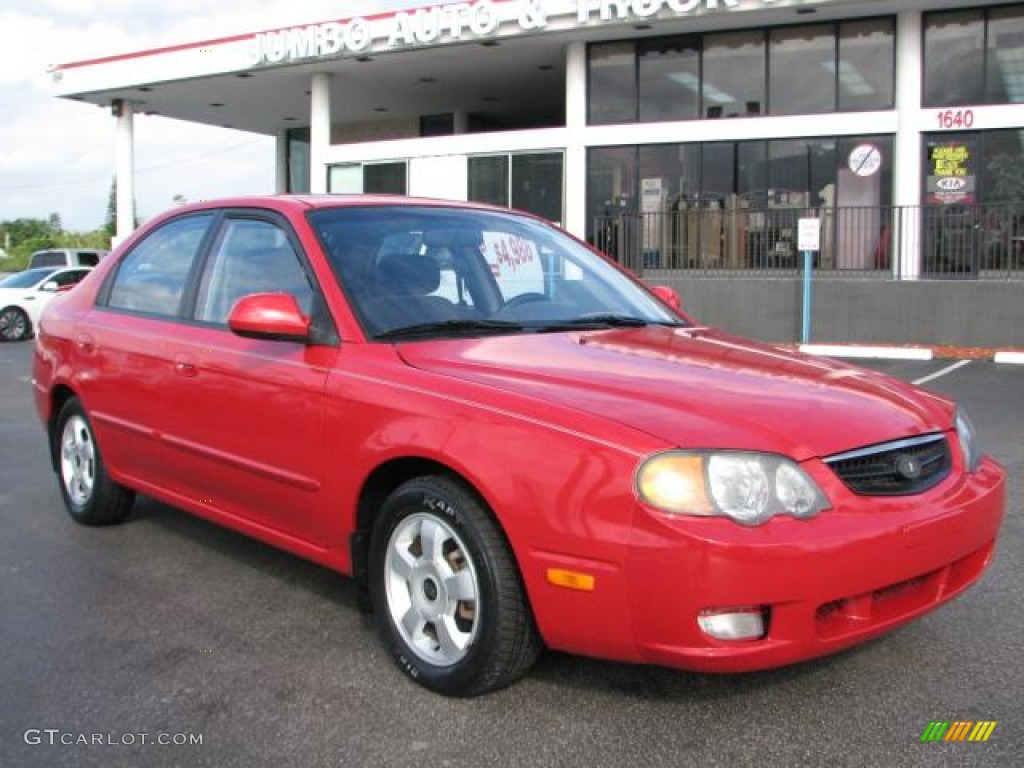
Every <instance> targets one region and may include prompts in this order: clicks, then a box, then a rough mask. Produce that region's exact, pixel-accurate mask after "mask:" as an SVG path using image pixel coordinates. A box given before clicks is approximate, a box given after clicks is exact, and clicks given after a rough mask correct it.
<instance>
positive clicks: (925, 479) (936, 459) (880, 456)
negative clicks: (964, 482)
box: [825, 435, 952, 496]
mask: <svg viewBox="0 0 1024 768" xmlns="http://www.w3.org/2000/svg"><path fill="white" fill-rule="evenodd" d="M825 463H826V464H828V465H829V466H830V467H831V468H832V470H833V471H834V472H835V473H836V474H837V475H839V479H841V480H842V481H843V482H844V483H845V484H846V487H847V488H849V489H850V490H851V491H853V492H854V493H859V494H861V495H862V496H907V495H910V494H914V493H921V492H922V491H926V490H928V489H929V488H931V487H932V486H935V485H938V484H939V483H940V482H942V480H943V479H944V478H945V477H946V475H948V474H949V470H950V467H951V466H952V462H951V460H950V454H949V442H948V441H947V440H946V436H945V435H924V436H922V437H913V438H909V439H907V440H896V441H894V442H891V443H882V444H880V445H872V446H868V447H867V448H861V449H858V450H856V451H848V452H846V453H841V454H838V455H836V456H830V457H829V458H827V459H825Z"/></svg>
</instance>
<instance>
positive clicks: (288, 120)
mask: <svg viewBox="0 0 1024 768" xmlns="http://www.w3.org/2000/svg"><path fill="white" fill-rule="evenodd" d="M297 119H298V118H295V117H285V118H282V120H285V121H286V122H289V123H290V122H293V121H295V120H297Z"/></svg>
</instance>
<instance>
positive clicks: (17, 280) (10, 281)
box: [0, 269, 57, 288]
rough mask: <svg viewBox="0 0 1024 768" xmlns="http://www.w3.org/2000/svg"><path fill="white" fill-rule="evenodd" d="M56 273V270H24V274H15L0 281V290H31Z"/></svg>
mask: <svg viewBox="0 0 1024 768" xmlns="http://www.w3.org/2000/svg"><path fill="white" fill-rule="evenodd" d="M56 271H57V270H56V269H26V270H25V271H24V272H16V273H15V274H13V275H10V276H8V277H5V278H4V279H3V280H0V288H31V287H32V286H33V285H35V284H36V283H38V282H39V281H41V280H42V279H43V278H45V277H48V276H49V275H52V274H53V273H54V272H56Z"/></svg>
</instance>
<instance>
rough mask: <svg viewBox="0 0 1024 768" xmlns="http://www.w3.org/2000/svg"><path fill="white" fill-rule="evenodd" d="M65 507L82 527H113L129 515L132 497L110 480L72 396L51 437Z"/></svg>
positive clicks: (88, 427) (90, 430) (89, 429)
mask: <svg viewBox="0 0 1024 768" xmlns="http://www.w3.org/2000/svg"><path fill="white" fill-rule="evenodd" d="M51 439H52V440H53V451H54V456H56V458H57V477H58V480H59V485H60V493H61V496H62V497H63V498H64V506H65V507H66V508H67V510H68V514H69V515H71V519H72V520H74V521H75V522H76V523H81V524H82V525H113V524H115V523H120V522H121V521H122V520H124V519H125V517H127V516H128V513H129V512H131V508H132V503H133V502H134V501H135V494H134V493H133V492H132V491H130V490H128V489H127V488H125V487H123V486H120V485H118V484H117V483H115V482H114V481H113V480H111V479H110V475H109V474H107V468H106V466H105V465H104V463H103V456H102V454H101V453H100V447H99V445H98V444H97V443H96V437H95V435H94V433H93V431H92V425H91V424H90V423H89V418H88V416H86V414H85V409H84V408H82V404H81V403H80V402H79V401H78V399H77V398H74V397H72V398H71V399H70V400H68V401H67V402H66V403H64V407H62V408H61V409H60V413H59V414H58V416H57V423H56V424H55V425H54V430H53V434H52V436H51Z"/></svg>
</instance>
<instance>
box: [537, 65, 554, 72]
mask: <svg viewBox="0 0 1024 768" xmlns="http://www.w3.org/2000/svg"><path fill="white" fill-rule="evenodd" d="M554 68H555V65H554V64H541V65H539V66H538V67H537V69H539V70H540V71H541V72H547V71H549V70H552V69H554Z"/></svg>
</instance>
